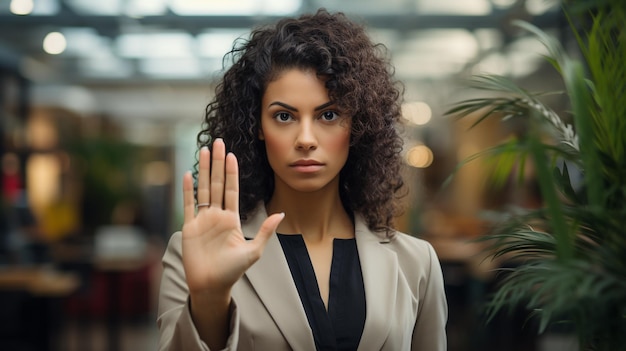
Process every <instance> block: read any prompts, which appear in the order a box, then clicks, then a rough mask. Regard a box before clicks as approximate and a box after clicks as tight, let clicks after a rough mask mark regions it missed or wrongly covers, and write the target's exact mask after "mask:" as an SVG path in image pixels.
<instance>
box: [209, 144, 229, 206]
mask: <svg viewBox="0 0 626 351" xmlns="http://www.w3.org/2000/svg"><path fill="white" fill-rule="evenodd" d="M212 153H213V162H212V163H211V206H219V207H220V208H221V207H222V202H223V200H224V159H225V158H226V146H225V145H224V141H223V140H222V139H221V138H217V139H215V141H214V142H213V152H212Z"/></svg>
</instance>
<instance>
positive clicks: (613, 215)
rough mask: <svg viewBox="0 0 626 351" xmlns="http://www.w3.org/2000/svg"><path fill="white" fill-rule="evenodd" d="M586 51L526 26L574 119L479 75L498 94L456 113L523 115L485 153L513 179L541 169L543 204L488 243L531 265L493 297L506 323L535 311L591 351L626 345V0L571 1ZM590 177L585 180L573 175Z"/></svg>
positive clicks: (566, 7)
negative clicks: (514, 134) (511, 315)
mask: <svg viewBox="0 0 626 351" xmlns="http://www.w3.org/2000/svg"><path fill="white" fill-rule="evenodd" d="M563 11H564V12H565V14H566V16H567V18H568V20H569V23H570V28H571V29H572V31H573V33H574V35H575V38H576V42H577V43H578V48H579V49H580V56H577V58H574V57H573V55H571V54H570V53H568V52H566V50H564V49H563V47H562V46H561V44H560V43H559V41H557V40H556V39H554V38H552V37H551V36H549V35H547V34H546V33H545V32H543V31H542V30H540V29H538V28H537V27H534V26H532V25H531V24H529V23H526V22H517V23H516V25H518V26H519V27H521V28H522V29H524V30H527V31H530V32H531V33H533V34H534V35H536V37H537V38H538V40H540V41H541V42H542V43H543V45H545V47H546V48H547V49H548V52H549V54H548V55H547V59H548V60H549V62H550V63H552V65H553V66H554V67H555V69H556V70H557V71H558V72H559V73H560V76H561V77H562V79H563V83H564V87H565V94H566V96H567V98H568V100H569V112H568V113H567V114H565V115H563V116H559V115H558V114H557V113H555V112H554V111H553V110H552V109H551V108H550V107H548V106H546V105H545V104H544V103H543V102H542V94H544V92H542V93H535V92H529V91H526V90H524V89H523V88H521V87H518V86H517V85H516V84H515V83H514V82H513V81H512V80H510V79H508V78H505V77H501V76H495V75H477V76H473V77H472V78H470V85H471V87H472V88H474V89H480V90H481V91H484V92H485V95H487V96H486V97H482V98H474V99H468V100H464V101H461V102H458V103H456V104H455V105H454V106H453V108H452V109H451V110H449V111H448V114H449V115H454V116H459V117H467V116H476V115H478V116H479V118H478V120H477V122H476V123H475V124H478V123H481V121H483V120H484V119H486V118H503V119H505V120H507V119H511V118H514V119H523V120H524V123H525V126H526V129H525V132H524V133H523V134H522V135H520V136H519V137H518V138H516V139H515V140H513V141H508V142H506V143H503V144H501V145H498V146H495V147H493V148H491V149H488V150H486V151H484V152H482V153H481V154H479V155H476V156H474V157H472V158H471V159H474V158H476V157H481V156H494V157H498V158H504V159H509V160H511V159H515V162H503V163H500V164H503V165H509V166H508V168H506V169H499V170H497V171H496V172H495V173H497V176H502V175H508V174H510V173H511V172H512V170H513V165H514V164H517V165H520V167H521V168H522V169H523V166H524V164H525V162H532V164H533V166H534V169H535V172H536V178H537V182H538V184H539V187H540V190H541V195H542V199H543V205H542V207H540V208H537V209H529V210H527V211H526V212H525V213H523V214H517V215H514V216H509V217H508V218H507V219H506V220H505V221H503V222H502V223H498V224H497V225H496V226H495V228H494V231H493V232H491V233H489V234H488V235H486V236H485V237H484V238H481V240H485V241H487V242H488V243H489V245H488V248H489V249H490V250H491V254H492V255H493V257H503V256H506V257H512V258H514V259H516V260H518V262H519V265H518V266H517V267H516V268H515V269H514V270H512V271H511V272H509V273H508V274H507V275H506V278H505V279H504V280H503V282H502V284H501V285H500V287H499V288H498V290H497V291H496V292H495V294H494V295H493V297H492V298H491V299H490V301H489V304H488V308H487V312H488V314H489V315H491V316H494V315H495V314H496V313H498V312H500V311H503V310H506V309H507V308H510V307H514V306H518V305H520V304H523V305H525V306H526V307H527V308H528V309H530V310H531V311H533V314H534V315H535V316H536V317H537V318H538V320H539V325H540V331H544V330H545V329H546V328H547V327H548V326H550V325H553V324H555V323H558V322H565V323H567V325H568V326H570V327H571V328H572V330H573V331H574V332H575V333H576V335H577V337H578V340H579V344H580V347H581V350H625V349H626V2H624V1H623V0H607V1H584V2H583V1H576V2H574V1H566V2H565V3H564V4H563ZM573 173H579V174H581V175H582V184H581V185H580V186H577V185H576V183H575V182H572V179H571V178H572V177H571V175H572V174H573Z"/></svg>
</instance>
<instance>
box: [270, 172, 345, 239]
mask: <svg viewBox="0 0 626 351" xmlns="http://www.w3.org/2000/svg"><path fill="white" fill-rule="evenodd" d="M266 209H267V212H268V213H277V212H284V213H285V219H283V221H282V222H281V223H280V225H279V226H278V229H277V230H276V231H277V232H278V233H282V234H301V235H302V236H303V237H304V238H305V240H307V241H319V240H324V239H333V238H352V237H354V225H353V223H352V220H351V219H350V216H349V214H348V213H347V212H346V210H345V208H344V207H343V204H342V203H341V198H340V197H339V183H338V181H333V182H331V183H330V184H328V186H326V187H324V188H322V189H319V190H317V191H313V192H299V191H295V190H293V189H292V188H289V187H288V186H286V185H285V184H284V183H279V182H278V181H277V182H276V188H275V189H274V194H273V195H272V198H271V200H270V201H269V202H268V203H267V205H266Z"/></svg>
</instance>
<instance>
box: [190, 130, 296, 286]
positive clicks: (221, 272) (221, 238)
mask: <svg viewBox="0 0 626 351" xmlns="http://www.w3.org/2000/svg"><path fill="white" fill-rule="evenodd" d="M225 149H226V148H225V145H224V142H223V141H222V140H221V139H216V140H215V142H214V143H213V162H212V165H211V162H210V161H211V152H210V151H209V150H208V148H206V147H205V148H202V149H201V150H200V156H199V172H198V189H197V204H198V205H197V213H196V204H195V201H194V191H193V181H192V176H191V173H190V172H187V173H186V174H185V175H184V178H183V202H184V224H183V229H182V238H183V239H182V252H183V266H184V268H185V275H186V279H187V285H188V287H189V293H190V295H191V296H192V297H193V296H194V295H195V296H202V295H205V296H207V297H211V296H221V297H226V296H228V298H230V289H231V288H232V286H233V285H234V284H235V282H236V281H237V280H238V279H239V278H241V276H242V275H243V274H244V272H245V271H246V270H247V269H248V268H249V267H250V266H251V265H252V264H253V263H254V262H256V261H257V260H258V259H259V257H260V256H261V253H262V251H263V248H264V247H265V244H266V243H267V240H268V239H269V237H270V236H271V235H272V234H273V232H274V231H275V230H276V227H278V224H279V223H280V221H281V220H282V219H283V217H284V215H283V214H274V215H272V216H270V217H268V218H267V219H266V220H265V222H264V223H263V224H262V225H261V228H260V229H259V231H258V233H257V235H256V237H255V238H254V240H246V239H245V238H244V236H243V233H242V231H241V221H240V219H239V176H238V165H237V159H236V157H235V155H233V154H232V153H229V154H228V155H226V152H225Z"/></svg>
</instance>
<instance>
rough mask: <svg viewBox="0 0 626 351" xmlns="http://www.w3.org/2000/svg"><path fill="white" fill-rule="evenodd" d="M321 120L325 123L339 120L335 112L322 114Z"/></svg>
mask: <svg viewBox="0 0 626 351" xmlns="http://www.w3.org/2000/svg"><path fill="white" fill-rule="evenodd" d="M321 118H322V119H323V120H324V121H326V122H331V121H334V120H336V119H338V118H339V114H338V113H337V112H335V111H324V112H322V116H321Z"/></svg>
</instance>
